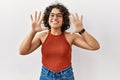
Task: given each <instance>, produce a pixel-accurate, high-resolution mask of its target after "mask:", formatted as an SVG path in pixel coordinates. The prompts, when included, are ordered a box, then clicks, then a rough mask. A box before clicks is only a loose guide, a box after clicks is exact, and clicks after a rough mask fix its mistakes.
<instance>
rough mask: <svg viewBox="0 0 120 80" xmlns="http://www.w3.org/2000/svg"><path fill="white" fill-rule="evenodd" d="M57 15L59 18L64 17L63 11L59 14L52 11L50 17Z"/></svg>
mask: <svg viewBox="0 0 120 80" xmlns="http://www.w3.org/2000/svg"><path fill="white" fill-rule="evenodd" d="M55 16H56V17H57V18H62V17H63V15H62V14H61V13H58V14H54V13H50V16H49V17H51V18H53V17H55Z"/></svg>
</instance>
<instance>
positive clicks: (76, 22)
mask: <svg viewBox="0 0 120 80" xmlns="http://www.w3.org/2000/svg"><path fill="white" fill-rule="evenodd" d="M69 18H70V20H71V22H72V23H73V24H74V26H75V29H74V31H73V32H72V33H78V32H80V31H81V30H82V28H83V23H82V19H83V16H81V17H79V16H78V14H77V13H76V14H71V15H70V16H69Z"/></svg>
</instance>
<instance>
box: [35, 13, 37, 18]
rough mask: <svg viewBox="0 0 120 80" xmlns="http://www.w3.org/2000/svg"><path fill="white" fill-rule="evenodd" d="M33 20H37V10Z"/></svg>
mask: <svg viewBox="0 0 120 80" xmlns="http://www.w3.org/2000/svg"><path fill="white" fill-rule="evenodd" d="M35 20H37V11H35Z"/></svg>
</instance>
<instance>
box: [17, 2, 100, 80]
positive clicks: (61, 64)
mask: <svg viewBox="0 0 120 80" xmlns="http://www.w3.org/2000/svg"><path fill="white" fill-rule="evenodd" d="M70 20H71V22H72V23H73V24H74V26H75V29H74V31H73V32H72V33H71V32H67V31H66V30H67V29H69V28H70ZM31 21H32V27H31V31H30V32H29V34H28V35H27V36H26V37H25V39H24V40H23V42H22V43H21V45H20V49H19V51H20V54H21V55H27V54H30V53H32V52H33V51H34V50H35V49H37V48H38V47H39V46H40V45H42V47H41V52H42V64H43V66H42V69H41V76H40V80H74V74H73V70H72V65H71V50H72V49H71V46H72V45H76V46H78V47H80V48H84V49H87V50H97V49H99V48H100V46H99V43H98V42H97V40H96V39H95V38H94V37H93V36H91V35H90V34H89V33H88V32H87V31H86V30H85V29H84V28H83V23H82V16H81V17H79V16H78V15H77V14H70V13H69V11H68V9H67V8H66V7H65V6H64V5H62V4H60V3H57V4H52V5H50V6H48V7H47V8H46V9H45V11H44V15H42V14H41V12H40V13H39V14H38V13H37V12H35V16H34V17H33V16H32V15H31ZM41 24H44V26H45V27H44V28H43V27H41ZM38 32H39V33H38ZM36 33H38V34H36Z"/></svg>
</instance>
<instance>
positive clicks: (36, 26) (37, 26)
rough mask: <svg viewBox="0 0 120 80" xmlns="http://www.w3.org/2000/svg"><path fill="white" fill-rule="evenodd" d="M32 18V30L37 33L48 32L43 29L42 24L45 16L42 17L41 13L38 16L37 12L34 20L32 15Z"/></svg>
mask: <svg viewBox="0 0 120 80" xmlns="http://www.w3.org/2000/svg"><path fill="white" fill-rule="evenodd" d="M30 17H31V21H32V30H33V31H35V32H40V31H42V30H46V29H48V28H46V27H45V28H43V27H41V24H42V20H43V17H44V15H42V13H41V12H39V14H38V16H37V12H35V16H34V18H33V16H32V15H30Z"/></svg>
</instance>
